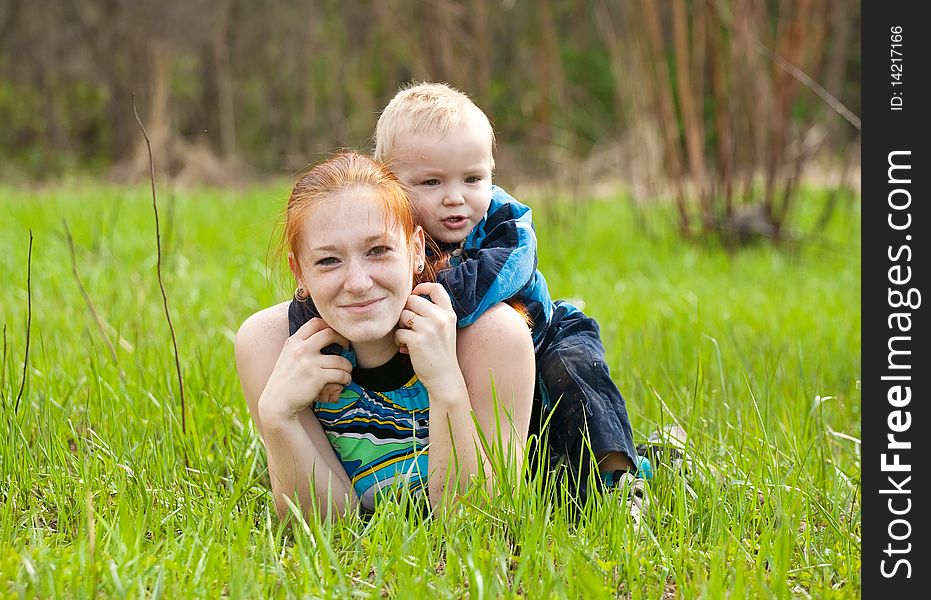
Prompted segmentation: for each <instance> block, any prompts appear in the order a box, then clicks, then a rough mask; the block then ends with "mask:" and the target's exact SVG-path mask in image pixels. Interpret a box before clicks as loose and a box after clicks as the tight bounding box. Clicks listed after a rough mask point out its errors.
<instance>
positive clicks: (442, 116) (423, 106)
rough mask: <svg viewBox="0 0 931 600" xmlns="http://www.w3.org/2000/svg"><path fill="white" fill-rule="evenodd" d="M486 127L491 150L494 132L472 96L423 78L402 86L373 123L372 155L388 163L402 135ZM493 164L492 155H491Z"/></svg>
mask: <svg viewBox="0 0 931 600" xmlns="http://www.w3.org/2000/svg"><path fill="white" fill-rule="evenodd" d="M476 123H478V124H479V126H480V127H487V128H488V141H489V144H491V150H492V153H493V152H494V147H495V132H494V129H493V128H492V126H491V121H490V120H489V119H488V116H487V115H486V114H485V113H484V112H482V109H480V108H479V107H478V106H476V105H475V103H474V102H472V100H471V99H470V98H469V97H468V96H467V95H465V94H464V93H462V92H460V91H459V90H457V89H456V88H454V87H453V86H451V85H449V84H447V83H430V82H426V81H425V82H422V83H416V84H410V85H407V86H405V87H402V88H401V89H400V90H399V91H398V93H397V94H395V95H394V98H392V99H391V101H390V102H388V105H387V106H385V109H384V110H383V111H382V112H381V115H380V116H379V117H378V124H377V125H375V159H376V160H379V161H382V162H384V163H391V162H392V161H393V160H394V159H396V158H397V157H396V156H394V152H395V150H396V149H397V147H398V146H399V145H401V139H402V137H403V136H404V135H410V134H418V133H424V132H430V133H436V134H439V135H445V134H447V133H449V132H450V131H452V130H454V129H458V128H460V127H470V126H474V125H475V124H476ZM492 166H494V158H492Z"/></svg>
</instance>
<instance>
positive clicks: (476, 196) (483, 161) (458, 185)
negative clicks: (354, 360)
mask: <svg viewBox="0 0 931 600" xmlns="http://www.w3.org/2000/svg"><path fill="white" fill-rule="evenodd" d="M392 154H394V156H396V157H397V160H396V161H395V162H394V164H393V165H392V166H393V168H394V172H395V174H396V175H397V176H398V178H399V179H400V180H401V181H402V182H403V183H404V184H405V185H406V186H407V187H408V188H409V189H410V190H411V193H412V196H413V200H414V208H415V210H416V211H417V218H418V220H419V221H420V224H421V225H422V226H423V228H424V229H426V230H427V233H429V234H430V235H431V236H432V237H433V239H435V240H436V241H438V242H444V243H453V244H458V243H459V242H461V241H462V240H464V239H465V238H466V236H468V235H469V232H470V231H472V229H473V228H474V227H475V226H476V225H477V224H478V222H479V221H481V220H482V218H483V217H484V216H485V213H486V212H487V211H488V205H489V204H490V203H491V164H492V162H491V161H492V157H491V139H490V137H489V133H488V131H487V130H486V129H485V128H483V127H479V126H477V125H476V126H471V127H470V126H464V127H461V128H458V129H453V130H452V131H450V132H449V133H447V134H445V135H441V134H438V133H431V132H425V133H408V134H405V135H404V136H403V137H402V139H401V141H400V143H399V144H398V146H397V148H396V149H395V150H394V151H393V152H392Z"/></svg>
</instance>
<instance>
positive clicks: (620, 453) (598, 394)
mask: <svg viewBox="0 0 931 600" xmlns="http://www.w3.org/2000/svg"><path fill="white" fill-rule="evenodd" d="M493 149H494V132H493V130H492V126H491V123H490V122H489V120H488V117H487V116H486V115H485V113H483V112H482V111H481V109H479V108H478V107H477V106H476V105H475V104H474V103H473V102H472V101H471V100H470V99H469V98H468V97H467V96H466V95H465V94H463V93H461V92H459V91H458V90H456V89H454V88H452V87H450V86H448V85H445V84H438V83H422V84H418V85H414V86H412V87H407V88H404V89H402V90H401V91H399V92H398V93H397V95H395V97H394V98H393V99H392V100H391V101H390V102H389V103H388V105H387V106H386V107H385V109H384V111H382V114H381V116H380V117H379V119H378V125H377V126H376V130H375V158H376V159H377V160H380V161H382V162H384V163H385V164H387V165H388V166H389V168H390V169H391V170H392V171H393V172H394V173H395V174H396V175H397V176H398V178H399V179H400V180H401V182H402V183H404V184H405V185H406V186H407V187H408V189H409V190H410V192H411V196H412V198H413V200H414V205H415V209H416V211H417V215H418V218H419V220H420V224H421V225H422V226H423V227H424V229H425V230H426V231H427V233H428V234H430V236H431V237H432V238H433V240H434V241H435V242H436V243H437V244H439V246H440V249H441V250H442V251H444V252H448V253H449V254H450V257H451V258H450V265H451V268H450V269H449V270H448V271H444V272H442V273H441V274H440V276H439V277H438V281H439V282H440V283H442V284H443V285H444V287H445V288H446V289H447V291H448V292H449V294H450V297H451V299H452V303H453V307H454V308H455V310H456V315H457V317H458V319H459V321H458V325H459V327H467V326H468V325H470V324H471V323H473V322H474V321H475V320H476V319H477V318H478V317H479V316H480V315H481V314H482V313H483V312H484V311H485V310H487V309H488V308H489V307H490V306H493V305H494V304H496V303H498V302H502V301H505V300H508V299H516V300H518V301H520V302H521V303H523V304H524V306H525V307H526V309H527V311H528V313H529V315H530V317H531V318H532V321H533V323H532V332H533V333H532V335H533V341H534V348H535V352H536V358H537V376H538V379H539V382H540V385H539V386H538V388H539V402H535V408H534V420H533V421H532V422H533V423H534V425H536V426H538V425H539V424H540V423H542V422H543V421H545V420H546V419H547V418H549V414H550V412H552V418H550V426H549V457H548V458H549V462H550V464H549V466H550V467H554V466H556V464H558V463H560V462H564V463H566V464H567V466H568V467H569V469H570V473H571V475H572V478H575V477H578V478H579V481H580V482H581V483H582V485H583V486H584V485H585V482H586V480H587V475H588V473H587V465H588V464H589V463H590V461H588V460H586V459H585V457H587V456H590V454H591V453H594V455H595V457H596V458H597V459H598V469H599V471H600V473H601V476H602V479H603V480H604V482H605V483H606V485H607V486H608V487H612V486H617V487H623V486H627V487H628V488H629V489H630V490H632V492H633V494H631V498H632V501H631V502H630V503H631V504H632V506H631V510H632V512H634V511H636V513H637V514H636V515H634V517H635V518H638V517H639V512H640V509H641V508H642V491H643V481H642V479H639V478H638V477H637V475H646V476H649V463H648V462H646V461H645V460H644V459H643V458H642V457H638V456H637V453H636V450H635V447H634V443H633V436H632V432H631V426H630V420H629V418H628V416H627V407H626V405H625V402H624V398H623V397H622V396H621V394H620V392H619V391H618V389H617V386H616V385H615V384H614V382H613V381H612V380H611V377H610V375H609V373H608V367H607V365H606V364H605V356H604V355H605V351H604V347H603V345H602V342H601V337H600V334H599V328H598V324H597V323H596V322H595V320H594V319H592V318H590V317H588V316H586V315H585V314H583V313H582V312H581V311H580V310H579V309H578V308H576V307H575V306H573V305H571V304H569V303H567V302H562V301H556V302H553V300H552V299H551V298H550V295H549V292H548V290H547V287H546V280H545V279H544V277H543V275H542V273H540V271H538V270H537V252H536V244H537V240H536V236H535V234H534V229H533V224H532V221H531V211H530V209H529V208H528V207H527V206H524V205H523V204H521V203H520V202H518V201H517V200H515V199H514V198H512V197H511V196H510V195H508V194H507V193H506V192H505V191H504V190H502V189H501V188H499V187H497V186H494V185H492V183H491V177H492V170H493V168H494V156H493ZM541 417H542V420H541ZM532 426H533V425H532ZM586 435H587V437H588V443H586V441H585V436H586ZM588 444H590V446H591V450H589V449H588ZM580 458H581V461H580ZM638 492H639V494H638Z"/></svg>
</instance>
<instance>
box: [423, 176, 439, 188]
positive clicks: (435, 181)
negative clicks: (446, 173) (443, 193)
mask: <svg viewBox="0 0 931 600" xmlns="http://www.w3.org/2000/svg"><path fill="white" fill-rule="evenodd" d="M420 185H431V186H432V185H440V180H439V179H435V178H434V179H424V180H423V181H422V182H420Z"/></svg>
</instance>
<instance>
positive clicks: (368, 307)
mask: <svg viewBox="0 0 931 600" xmlns="http://www.w3.org/2000/svg"><path fill="white" fill-rule="evenodd" d="M382 300H384V297H381V298H372V299H371V300H362V301H360V302H352V303H348V304H341V305H340V308H342V309H343V310H345V311H347V312H350V313H352V314H365V313H368V312H371V311H373V310H375V309H376V308H378V306H379V305H381V301H382Z"/></svg>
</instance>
